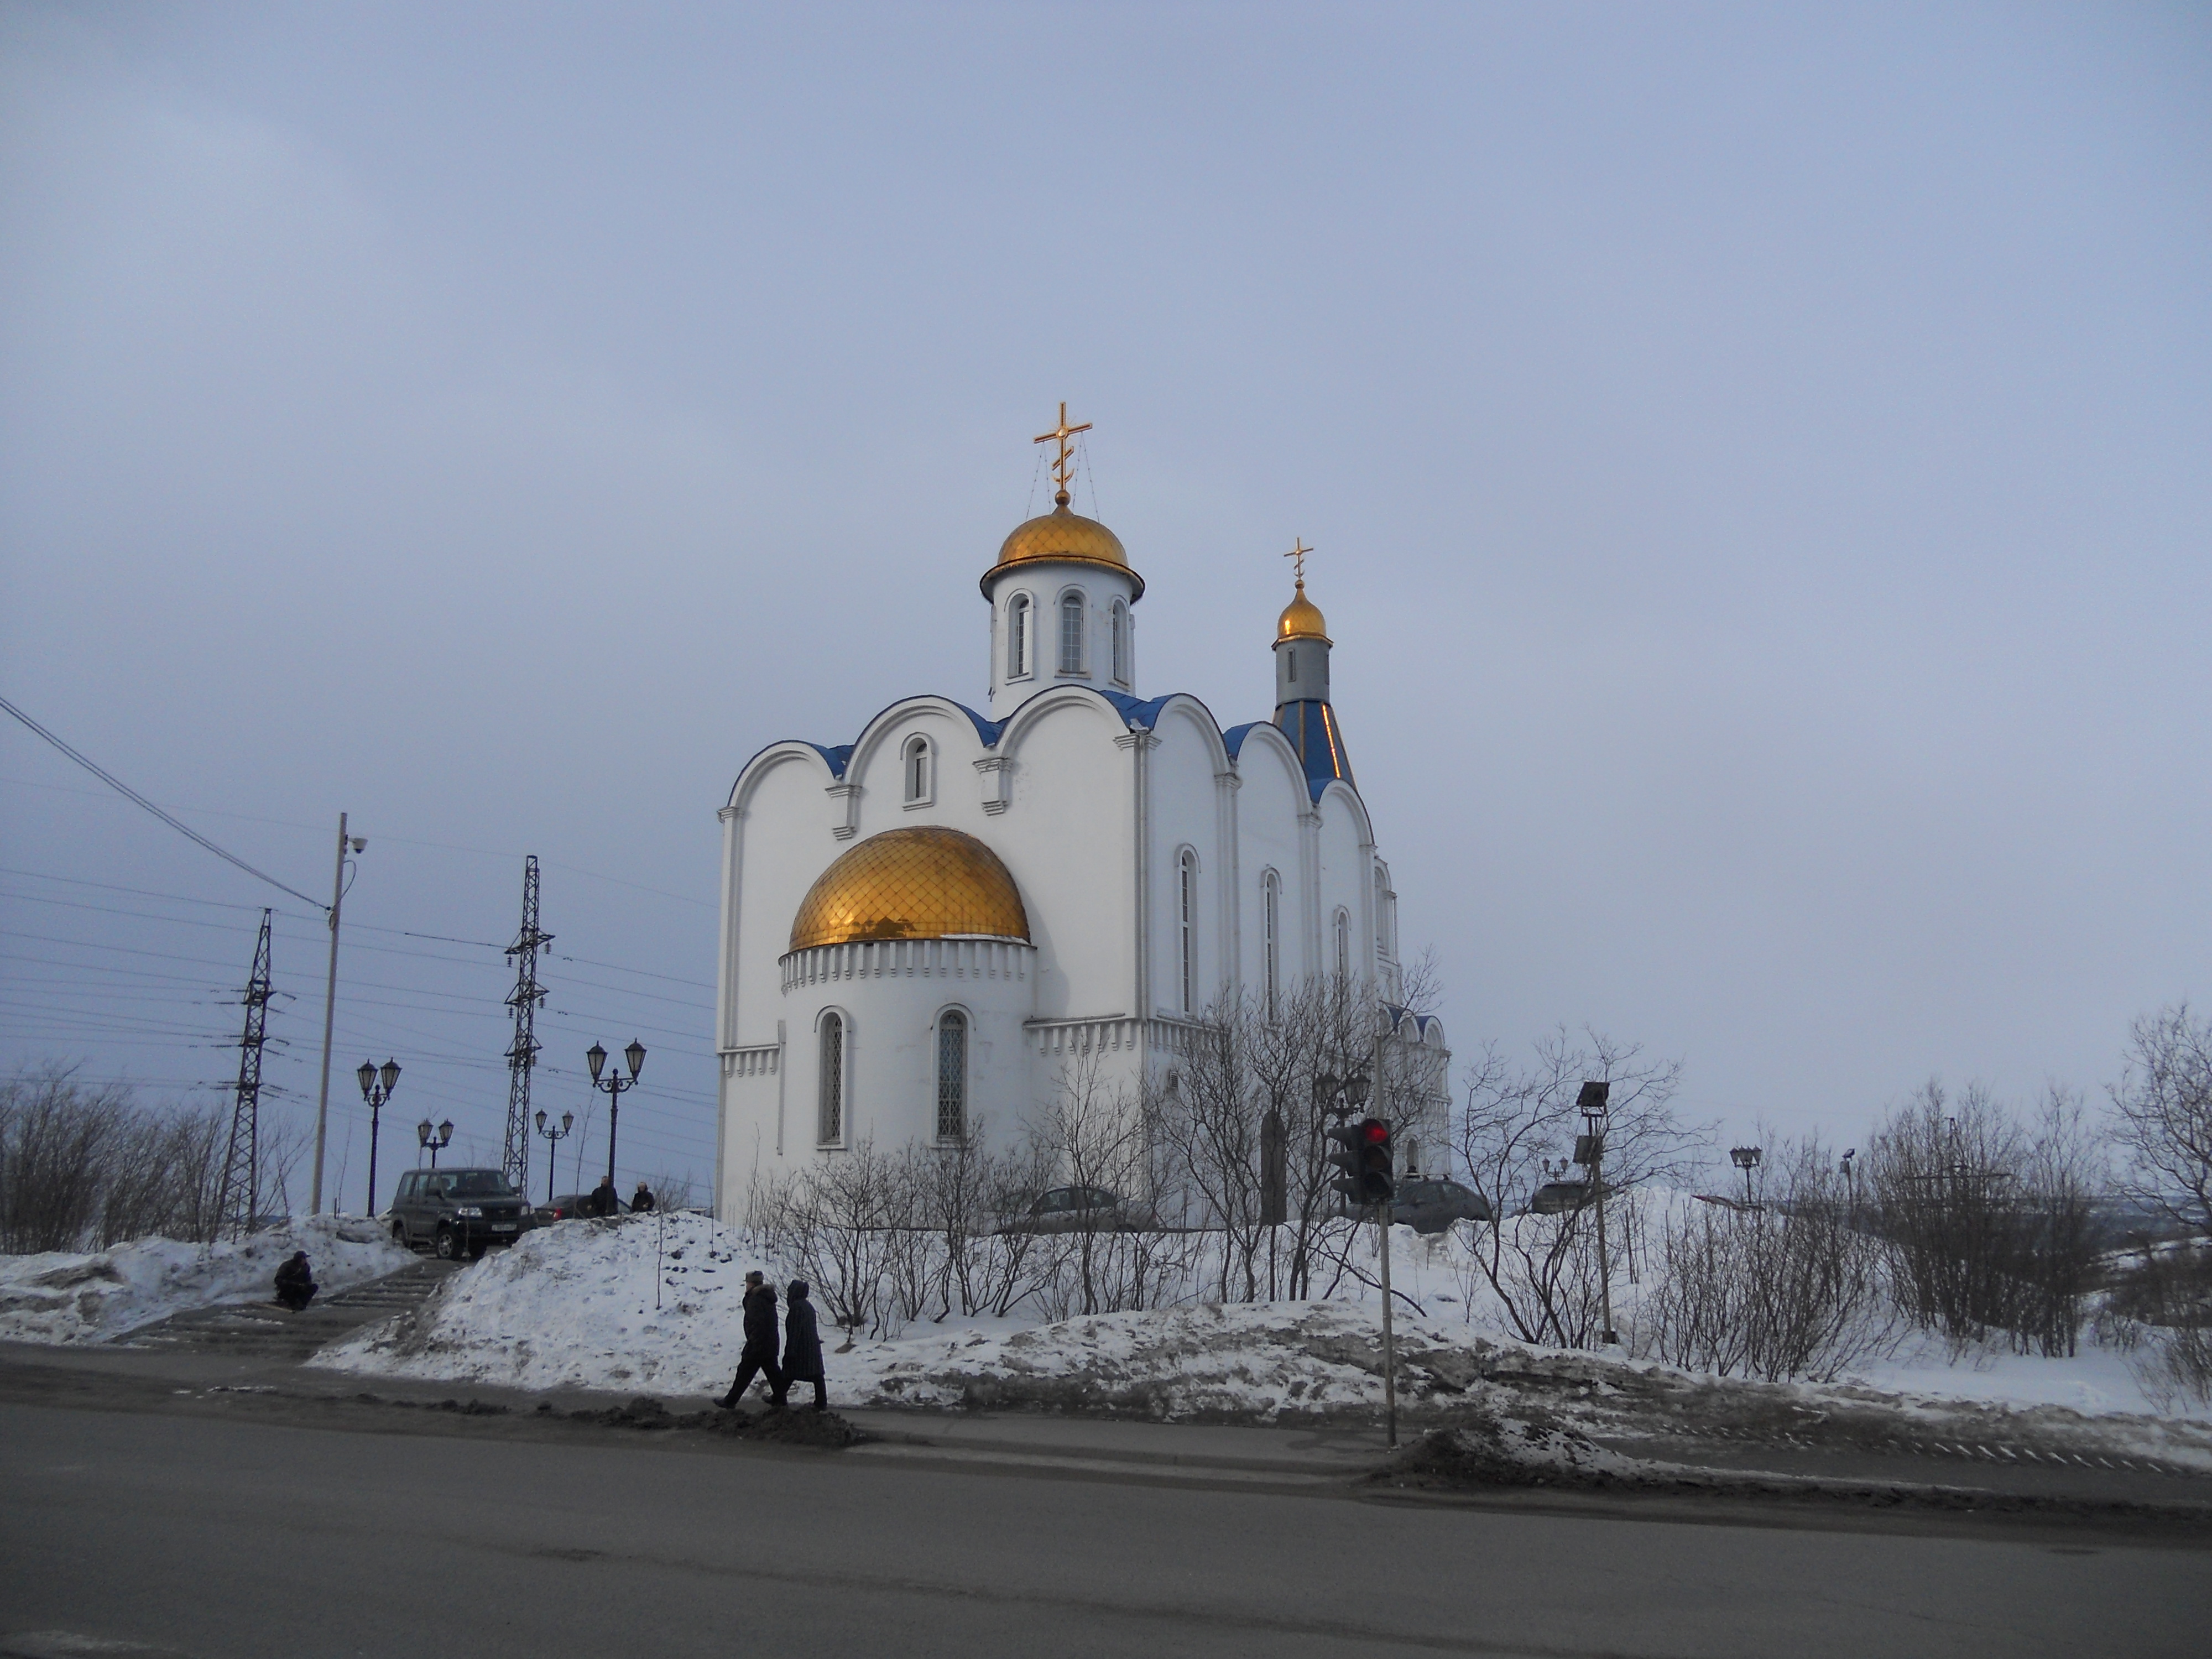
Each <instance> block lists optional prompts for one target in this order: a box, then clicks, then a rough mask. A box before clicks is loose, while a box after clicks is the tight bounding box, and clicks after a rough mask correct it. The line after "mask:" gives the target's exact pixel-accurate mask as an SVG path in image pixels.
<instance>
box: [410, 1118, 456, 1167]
mask: <svg viewBox="0 0 2212 1659" xmlns="http://www.w3.org/2000/svg"><path fill="white" fill-rule="evenodd" d="M415 1142H416V1145H417V1146H421V1147H422V1148H423V1150H425V1151H426V1152H428V1153H429V1154H430V1167H431V1168H432V1169H434V1170H435V1169H436V1168H437V1167H438V1154H439V1153H440V1152H443V1151H444V1150H445V1149H446V1148H447V1147H448V1146H452V1145H453V1119H451V1118H447V1120H446V1121H444V1122H443V1123H441V1124H440V1125H439V1126H438V1127H437V1131H436V1133H432V1131H431V1128H430V1120H429V1119H428V1118H427V1117H426V1118H424V1119H423V1120H422V1121H421V1122H420V1123H418V1124H416V1126H415Z"/></svg>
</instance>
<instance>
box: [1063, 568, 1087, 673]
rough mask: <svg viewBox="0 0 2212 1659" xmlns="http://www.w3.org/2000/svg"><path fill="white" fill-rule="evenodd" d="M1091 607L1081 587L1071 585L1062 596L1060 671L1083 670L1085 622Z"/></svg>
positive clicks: (1073, 671) (1079, 671) (1072, 671)
mask: <svg viewBox="0 0 2212 1659" xmlns="http://www.w3.org/2000/svg"><path fill="white" fill-rule="evenodd" d="M1089 609H1090V602H1089V601H1088V600H1087V599H1085V598H1084V597H1083V590H1082V589H1081V588H1078V587H1071V588H1070V589H1068V591H1067V592H1065V593H1063V594H1061V595H1060V672H1061V673H1063V674H1080V673H1081V672H1082V671H1083V643H1084V641H1083V635H1084V624H1085V620H1086V618H1085V612H1086V611H1088V610H1089Z"/></svg>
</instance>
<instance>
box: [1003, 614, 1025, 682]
mask: <svg viewBox="0 0 2212 1659" xmlns="http://www.w3.org/2000/svg"><path fill="white" fill-rule="evenodd" d="M1029 671H1030V596H1029V595H1028V594H1026V593H1017V594H1015V595H1014V597H1013V598H1012V599H1010V600H1008V601H1007V603H1006V678H1008V679H1010V680H1018V679H1020V678H1022V677H1023V676H1024V674H1026V673H1028V672H1029Z"/></svg>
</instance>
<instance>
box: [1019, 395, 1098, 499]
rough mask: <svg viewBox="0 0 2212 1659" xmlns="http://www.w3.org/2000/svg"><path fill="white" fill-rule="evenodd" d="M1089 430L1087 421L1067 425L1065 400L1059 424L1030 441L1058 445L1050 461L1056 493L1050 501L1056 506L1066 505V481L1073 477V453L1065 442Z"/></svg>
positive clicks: (1062, 403)
mask: <svg viewBox="0 0 2212 1659" xmlns="http://www.w3.org/2000/svg"><path fill="white" fill-rule="evenodd" d="M1090 430H1091V422H1088V421H1085V422H1084V423H1083V424H1082V425H1081V426H1070V425H1068V423H1067V404H1066V400H1065V399H1062V400H1061V403H1060V424H1059V425H1058V426H1056V427H1054V428H1053V429H1052V430H1051V431H1049V432H1040V433H1038V434H1037V435H1036V437H1034V438H1032V439H1031V440H1030V442H1031V443H1039V444H1048V443H1052V442H1054V441H1057V442H1058V443H1059V445H1060V453H1059V454H1057V455H1055V456H1054V457H1053V461H1052V482H1053V487H1054V489H1055V490H1056V491H1058V493H1057V494H1056V495H1054V496H1053V498H1052V499H1053V501H1054V503H1055V504H1056V505H1058V506H1060V507H1066V505H1067V485H1068V481H1069V480H1070V479H1072V478H1073V477H1074V476H1075V464H1074V460H1073V456H1074V453H1075V452H1074V451H1073V450H1071V449H1070V448H1069V447H1067V441H1068V440H1069V439H1070V438H1073V436H1074V435H1076V434H1077V433H1079V432H1088V431H1090Z"/></svg>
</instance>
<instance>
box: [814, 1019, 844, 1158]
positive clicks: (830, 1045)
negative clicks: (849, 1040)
mask: <svg viewBox="0 0 2212 1659" xmlns="http://www.w3.org/2000/svg"><path fill="white" fill-rule="evenodd" d="M844 1138H845V1020H844V1016H842V1014H824V1015H823V1016H822V1111H821V1125H820V1133H819V1135H818V1137H817V1139H820V1141H821V1142H822V1144H823V1146H836V1144H837V1143H838V1142H839V1141H841V1140H842V1139H844Z"/></svg>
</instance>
